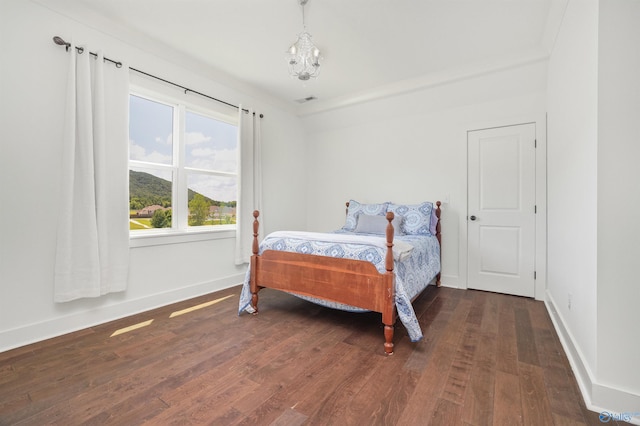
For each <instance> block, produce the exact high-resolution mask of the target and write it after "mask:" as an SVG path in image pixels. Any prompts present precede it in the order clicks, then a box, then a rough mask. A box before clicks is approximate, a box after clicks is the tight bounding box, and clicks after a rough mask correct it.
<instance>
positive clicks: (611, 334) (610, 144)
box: [594, 0, 640, 417]
mask: <svg viewBox="0 0 640 426" xmlns="http://www.w3.org/2000/svg"><path fill="white" fill-rule="evenodd" d="M599 18H600V19H599V60H598V360H597V365H598V367H597V370H598V382H599V384H601V385H602V386H604V387H609V386H611V387H614V388H616V389H619V390H623V391H625V392H630V393H632V394H634V395H635V399H631V400H626V399H623V400H619V398H617V397H618V395H616V398H615V401H616V402H617V404H618V406H619V409H620V410H630V407H631V408H634V409H636V410H635V411H640V410H638V409H637V408H640V369H639V368H638V362H639V361H640V332H639V331H638V323H639V316H638V301H639V300H640V285H639V284H640V279H639V273H638V267H637V265H638V259H640V243H639V242H638V241H639V238H640V221H639V220H638V212H640V190H638V183H640V167H638V160H639V159H640V143H639V142H640V127H639V126H638V119H639V118H640V80H639V78H638V77H639V75H640V74H639V70H640V48H639V45H640V26H639V25H638V23H639V22H640V2H638V1H637V0H606V1H600V14H599ZM597 395H598V396H600V395H602V392H598V393H597ZM594 402H600V401H595V399H594ZM609 403H610V402H609V400H607V399H604V398H602V405H604V406H611V405H609ZM605 404H606V405H605ZM639 417H640V416H639Z"/></svg>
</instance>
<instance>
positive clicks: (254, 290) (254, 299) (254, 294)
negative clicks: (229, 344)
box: [251, 210, 260, 314]
mask: <svg viewBox="0 0 640 426" xmlns="http://www.w3.org/2000/svg"><path fill="white" fill-rule="evenodd" d="M258 216H260V212H259V211H258V210H254V211H253V246H252V247H251V252H252V253H253V255H252V256H251V306H253V309H254V310H255V311H254V314H257V313H258V291H260V288H259V287H258V284H257V283H256V273H257V269H258V268H257V266H258V265H257V263H258V247H259V246H258V226H259V225H260V224H259V223H258Z"/></svg>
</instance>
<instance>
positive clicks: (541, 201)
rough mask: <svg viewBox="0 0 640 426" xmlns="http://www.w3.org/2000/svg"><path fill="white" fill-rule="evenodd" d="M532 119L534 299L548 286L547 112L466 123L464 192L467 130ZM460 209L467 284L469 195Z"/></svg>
mask: <svg viewBox="0 0 640 426" xmlns="http://www.w3.org/2000/svg"><path fill="white" fill-rule="evenodd" d="M530 123H533V124H535V126H536V143H537V147H536V167H535V175H536V176H535V182H536V189H535V199H536V201H535V202H536V207H537V213H536V218H535V221H536V231H535V245H536V247H535V259H534V262H535V271H536V279H535V292H534V293H535V299H536V300H545V291H546V287H547V123H546V114H541V115H529V116H521V117H515V118H512V119H509V120H496V121H492V122H483V123H475V124H471V125H468V126H466V127H467V130H466V131H465V132H464V136H463V138H464V145H465V148H464V152H465V167H464V173H465V176H464V179H465V184H464V185H465V193H466V194H467V195H468V194H469V188H468V182H469V143H468V134H469V132H474V131H478V130H487V129H494V128H498V127H508V126H516V125H521V124H530ZM462 204H464V205H463V206H462V208H461V209H460V218H459V224H460V230H461V232H460V240H459V253H458V256H459V259H460V275H459V277H460V278H461V280H460V282H459V285H458V288H464V289H467V288H468V284H469V278H468V269H469V268H468V262H469V257H468V244H467V242H468V232H469V230H468V222H467V215H468V210H469V205H468V197H465V199H464V200H463V201H462Z"/></svg>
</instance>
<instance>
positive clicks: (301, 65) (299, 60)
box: [287, 0, 321, 81]
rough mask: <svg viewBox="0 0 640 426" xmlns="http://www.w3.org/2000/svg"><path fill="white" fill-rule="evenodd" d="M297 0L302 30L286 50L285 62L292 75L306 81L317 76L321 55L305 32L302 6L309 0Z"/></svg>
mask: <svg viewBox="0 0 640 426" xmlns="http://www.w3.org/2000/svg"><path fill="white" fill-rule="evenodd" d="M299 1H300V5H301V6H302V32H301V33H300V34H298V40H296V42H295V43H293V44H292V45H291V47H290V48H289V50H287V62H288V63H289V74H291V76H292V77H297V78H298V79H299V80H302V81H307V80H309V79H310V78H316V77H317V76H318V71H319V69H320V58H321V56H320V49H318V48H317V47H316V46H315V45H314V44H313V42H312V41H311V34H309V33H308V32H307V24H306V23H305V20H304V6H305V5H306V4H307V2H308V1H309V0H299Z"/></svg>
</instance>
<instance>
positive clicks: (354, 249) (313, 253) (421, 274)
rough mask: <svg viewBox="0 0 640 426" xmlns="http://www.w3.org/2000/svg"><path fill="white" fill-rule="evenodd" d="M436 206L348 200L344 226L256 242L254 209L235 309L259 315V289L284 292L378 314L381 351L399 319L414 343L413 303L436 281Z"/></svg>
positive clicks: (389, 344)
mask: <svg viewBox="0 0 640 426" xmlns="http://www.w3.org/2000/svg"><path fill="white" fill-rule="evenodd" d="M440 206H441V203H440V201H437V202H436V203H435V205H434V204H433V203H430V202H424V203H420V204H414V205H399V204H394V203H390V202H387V203H380V204H361V203H358V202H357V201H354V200H351V201H349V202H348V203H347V218H346V223H345V226H344V227H343V228H341V229H340V230H337V231H334V232H330V233H314V232H290V231H279V232H274V233H271V234H269V235H268V236H266V237H265V238H264V239H263V240H262V242H261V243H260V244H259V243H258V228H259V222H258V217H259V215H260V213H259V212H258V211H254V213H253V216H254V222H253V247H252V252H253V255H252V257H251V263H250V265H249V268H248V269H247V273H246V276H245V281H244V284H243V288H242V293H241V296H240V303H239V314H240V313H242V312H244V311H246V312H250V313H253V314H257V313H258V300H259V298H258V292H259V291H260V290H261V289H262V288H272V289H276V290H281V291H285V292H288V293H291V294H293V295H295V296H298V297H300V298H303V299H305V300H308V301H311V302H313V303H317V304H320V305H323V306H327V307H331V308H335V309H341V310H346V311H352V312H366V311H373V312H378V313H380V314H382V323H383V324H384V351H385V353H386V354H388V355H391V354H393V351H394V343H393V335H394V326H395V322H396V319H397V318H398V317H399V318H400V320H401V322H402V324H403V325H404V326H405V328H406V329H407V332H408V335H409V338H410V339H411V341H419V340H420V339H421V338H422V331H421V329H420V325H419V323H418V320H417V318H416V315H415V312H414V311H413V306H412V302H413V300H415V298H416V297H418V296H419V295H420V293H421V292H422V291H423V290H424V289H425V288H426V287H427V286H428V285H429V284H430V283H431V282H435V284H436V285H437V286H440V268H441V262H440V245H441V231H440V228H441V225H440V215H441V209H440Z"/></svg>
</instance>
